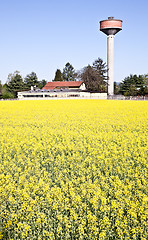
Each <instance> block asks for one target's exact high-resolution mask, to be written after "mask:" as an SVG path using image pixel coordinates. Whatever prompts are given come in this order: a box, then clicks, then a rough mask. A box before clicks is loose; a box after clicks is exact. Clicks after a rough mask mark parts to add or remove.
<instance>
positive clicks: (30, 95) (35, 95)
mask: <svg viewBox="0 0 148 240" xmlns="http://www.w3.org/2000/svg"><path fill="white" fill-rule="evenodd" d="M52 98H97V99H107V93H89V92H77V91H76V92H74V91H73V92H62V91H61V92H18V99H20V100H25V99H26V100H27V99H52Z"/></svg>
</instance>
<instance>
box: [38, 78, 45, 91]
mask: <svg viewBox="0 0 148 240" xmlns="http://www.w3.org/2000/svg"><path fill="white" fill-rule="evenodd" d="M46 83H47V81H46V80H45V79H43V80H41V81H39V85H38V87H39V88H40V89H41V88H43V87H44V86H45V85H46Z"/></svg>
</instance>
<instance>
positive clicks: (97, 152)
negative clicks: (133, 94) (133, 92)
mask: <svg viewBox="0 0 148 240" xmlns="http://www.w3.org/2000/svg"><path fill="white" fill-rule="evenodd" d="M147 116H148V102H147V101H114V100H92V99H91V100H76V99H75V100H36V101H30V100H28V101H27V100H26V101H1V102H0V239H11V240H16V239H18V240H19V239H20V240H22V239H29V240H36V239H38V240H39V239H40V240H42V239H43V240H44V239H50V240H54V239H55V240H66V239H67V240H76V239H79V240H89V239H94V240H95V239H96V240H98V239H99V240H103V239H108V240H112V239H121V240H122V239H126V240H127V239H133V240H134V239H138V240H144V239H145V240H146V239H148V231H147V229H148V222H147V217H148V195H147V193H148V181H147V180H148V178H147V177H148V175H147V174H148V171H147V170H148V169H147V168H148V162H147V154H148V153H147V136H148V131H147V130H148V124H147V123H148V122H147Z"/></svg>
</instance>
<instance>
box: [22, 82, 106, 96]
mask: <svg viewBox="0 0 148 240" xmlns="http://www.w3.org/2000/svg"><path fill="white" fill-rule="evenodd" d="M75 97H77V98H98V99H107V93H90V92H87V91H86V88H85V84H84V83H83V82H82V81H71V82H70V81H69V82H68V81H67V82H66V81H65V82H60V81H59V82H48V83H47V84H46V85H45V86H44V87H43V88H42V89H33V88H31V90H30V91H23V92H18V99H20V100H23V99H51V98H75Z"/></svg>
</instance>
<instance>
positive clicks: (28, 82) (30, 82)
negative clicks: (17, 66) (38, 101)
mask: <svg viewBox="0 0 148 240" xmlns="http://www.w3.org/2000/svg"><path fill="white" fill-rule="evenodd" d="M24 83H25V87H26V88H27V89H30V88H31V86H36V87H38V85H39V81H38V77H37V75H36V73H35V72H31V73H30V74H28V75H27V76H26V77H25V79H24Z"/></svg>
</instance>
